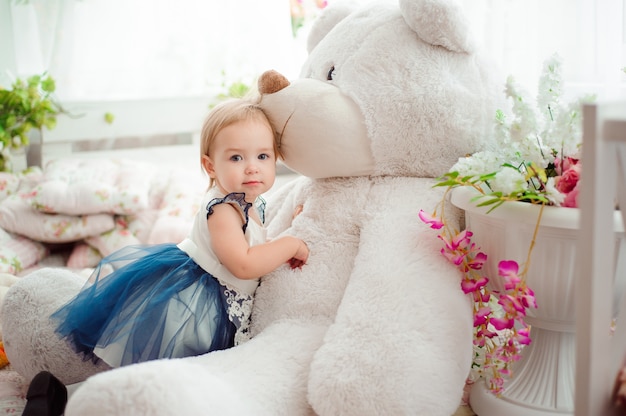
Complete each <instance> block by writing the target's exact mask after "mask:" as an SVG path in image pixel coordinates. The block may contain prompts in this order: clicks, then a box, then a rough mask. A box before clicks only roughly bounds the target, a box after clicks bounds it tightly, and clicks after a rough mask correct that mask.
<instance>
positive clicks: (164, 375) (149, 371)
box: [65, 359, 259, 416]
mask: <svg viewBox="0 0 626 416" xmlns="http://www.w3.org/2000/svg"><path fill="white" fill-rule="evenodd" d="M250 394H251V392H250V391H244V390H242V389H241V386H240V385H239V384H238V383H234V384H231V383H229V382H227V381H226V380H225V379H222V378H220V377H219V376H218V375H216V374H213V373H212V372H210V371H208V370H207V369H205V368H203V367H202V366H201V365H200V364H199V363H198V361H197V360H194V359H173V360H156V361H149V362H145V363H141V364H136V365H131V366H126V367H121V368H118V369H115V370H112V371H107V372H105V373H102V374H98V375H96V376H93V377H90V378H89V379H87V381H85V382H84V383H83V384H82V385H81V386H80V387H79V388H78V389H77V390H76V392H75V393H74V394H73V395H72V396H71V397H70V400H69V402H68V404H67V407H66V409H65V415H66V416H84V415H96V414H100V415H110V416H114V415H120V416H122V415H123V416H126V415H152V416H160V415H163V416H171V415H206V414H215V415H225V416H229V415H256V414H259V413H258V412H257V411H256V410H255V408H254V406H253V405H251V403H253V402H250V401H246V398H249V397H250Z"/></svg>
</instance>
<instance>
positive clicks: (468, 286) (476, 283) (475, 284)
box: [461, 276, 489, 294]
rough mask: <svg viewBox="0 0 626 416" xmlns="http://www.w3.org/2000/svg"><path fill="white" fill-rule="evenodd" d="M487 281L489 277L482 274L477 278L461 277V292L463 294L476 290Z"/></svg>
mask: <svg viewBox="0 0 626 416" xmlns="http://www.w3.org/2000/svg"><path fill="white" fill-rule="evenodd" d="M488 282H489V279H487V278H486V277H484V276H483V277H481V278H480V279H477V280H472V279H463V281H461V289H463V293H465V294H468V293H471V292H477V291H479V290H480V289H481V288H483V287H484V286H486V285H487V283H488Z"/></svg>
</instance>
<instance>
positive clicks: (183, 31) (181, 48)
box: [1, 0, 303, 101]
mask: <svg viewBox="0 0 626 416" xmlns="http://www.w3.org/2000/svg"><path fill="white" fill-rule="evenodd" d="M1 1H5V2H9V0H1ZM9 11H10V17H9V18H10V19H11V24H12V28H13V37H14V45H15V56H16V65H15V66H16V67H15V68H14V70H15V71H16V73H17V74H15V75H16V76H24V75H29V74H33V73H41V72H42V71H43V70H48V71H49V72H50V73H51V74H52V75H53V76H54V78H55V79H56V81H57V91H58V95H59V97H60V98H61V99H65V100H70V101H77V100H78V101H83V100H102V99H107V100H108V99H111V100H121V99H136V98H141V99H146V98H153V97H170V96H194V95H196V96H197V95H204V94H207V93H211V92H215V91H216V89H219V88H220V86H221V85H222V84H223V83H226V84H230V83H232V82H234V81H243V82H247V83H249V82H251V81H252V80H253V78H254V77H256V76H258V74H260V73H261V72H263V71H264V70H266V69H272V68H273V69H277V70H280V71H281V72H284V73H286V74H288V75H290V76H295V75H294V71H297V69H298V67H299V66H300V64H301V60H302V57H303V54H302V53H298V49H296V45H295V42H294V39H293V37H292V35H291V23H290V9H289V0H272V1H258V0H228V1H218V0H177V1H172V0H30V1H28V2H27V3H26V4H21V3H20V2H19V1H17V2H16V1H13V0H11V4H10V6H9Z"/></svg>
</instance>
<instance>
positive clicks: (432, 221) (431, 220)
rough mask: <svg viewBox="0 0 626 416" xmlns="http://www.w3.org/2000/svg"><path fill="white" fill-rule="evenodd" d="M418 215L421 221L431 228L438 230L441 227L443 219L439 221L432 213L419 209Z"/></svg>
mask: <svg viewBox="0 0 626 416" xmlns="http://www.w3.org/2000/svg"><path fill="white" fill-rule="evenodd" d="M418 215H419V217H420V220H422V222H424V223H426V224H429V225H430V228H432V229H435V230H439V229H440V228H442V227H443V221H441V220H440V219H439V218H438V217H435V216H434V215H430V214H427V213H426V212H425V211H424V210H421V209H420V212H419V214H418Z"/></svg>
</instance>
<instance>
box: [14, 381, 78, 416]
mask: <svg viewBox="0 0 626 416" xmlns="http://www.w3.org/2000/svg"><path fill="white" fill-rule="evenodd" d="M66 403H67V389H66V388H65V385H64V384H63V383H61V381H59V379H58V378H56V377H55V376H53V375H52V373H49V372H48V371H42V372H40V373H38V374H37V375H36V376H35V377H34V378H33V380H32V381H31V382H30V386H28V392H27V393H26V406H25V407H24V413H22V416H60V415H62V414H63V412H64V411H65V404H66Z"/></svg>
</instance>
